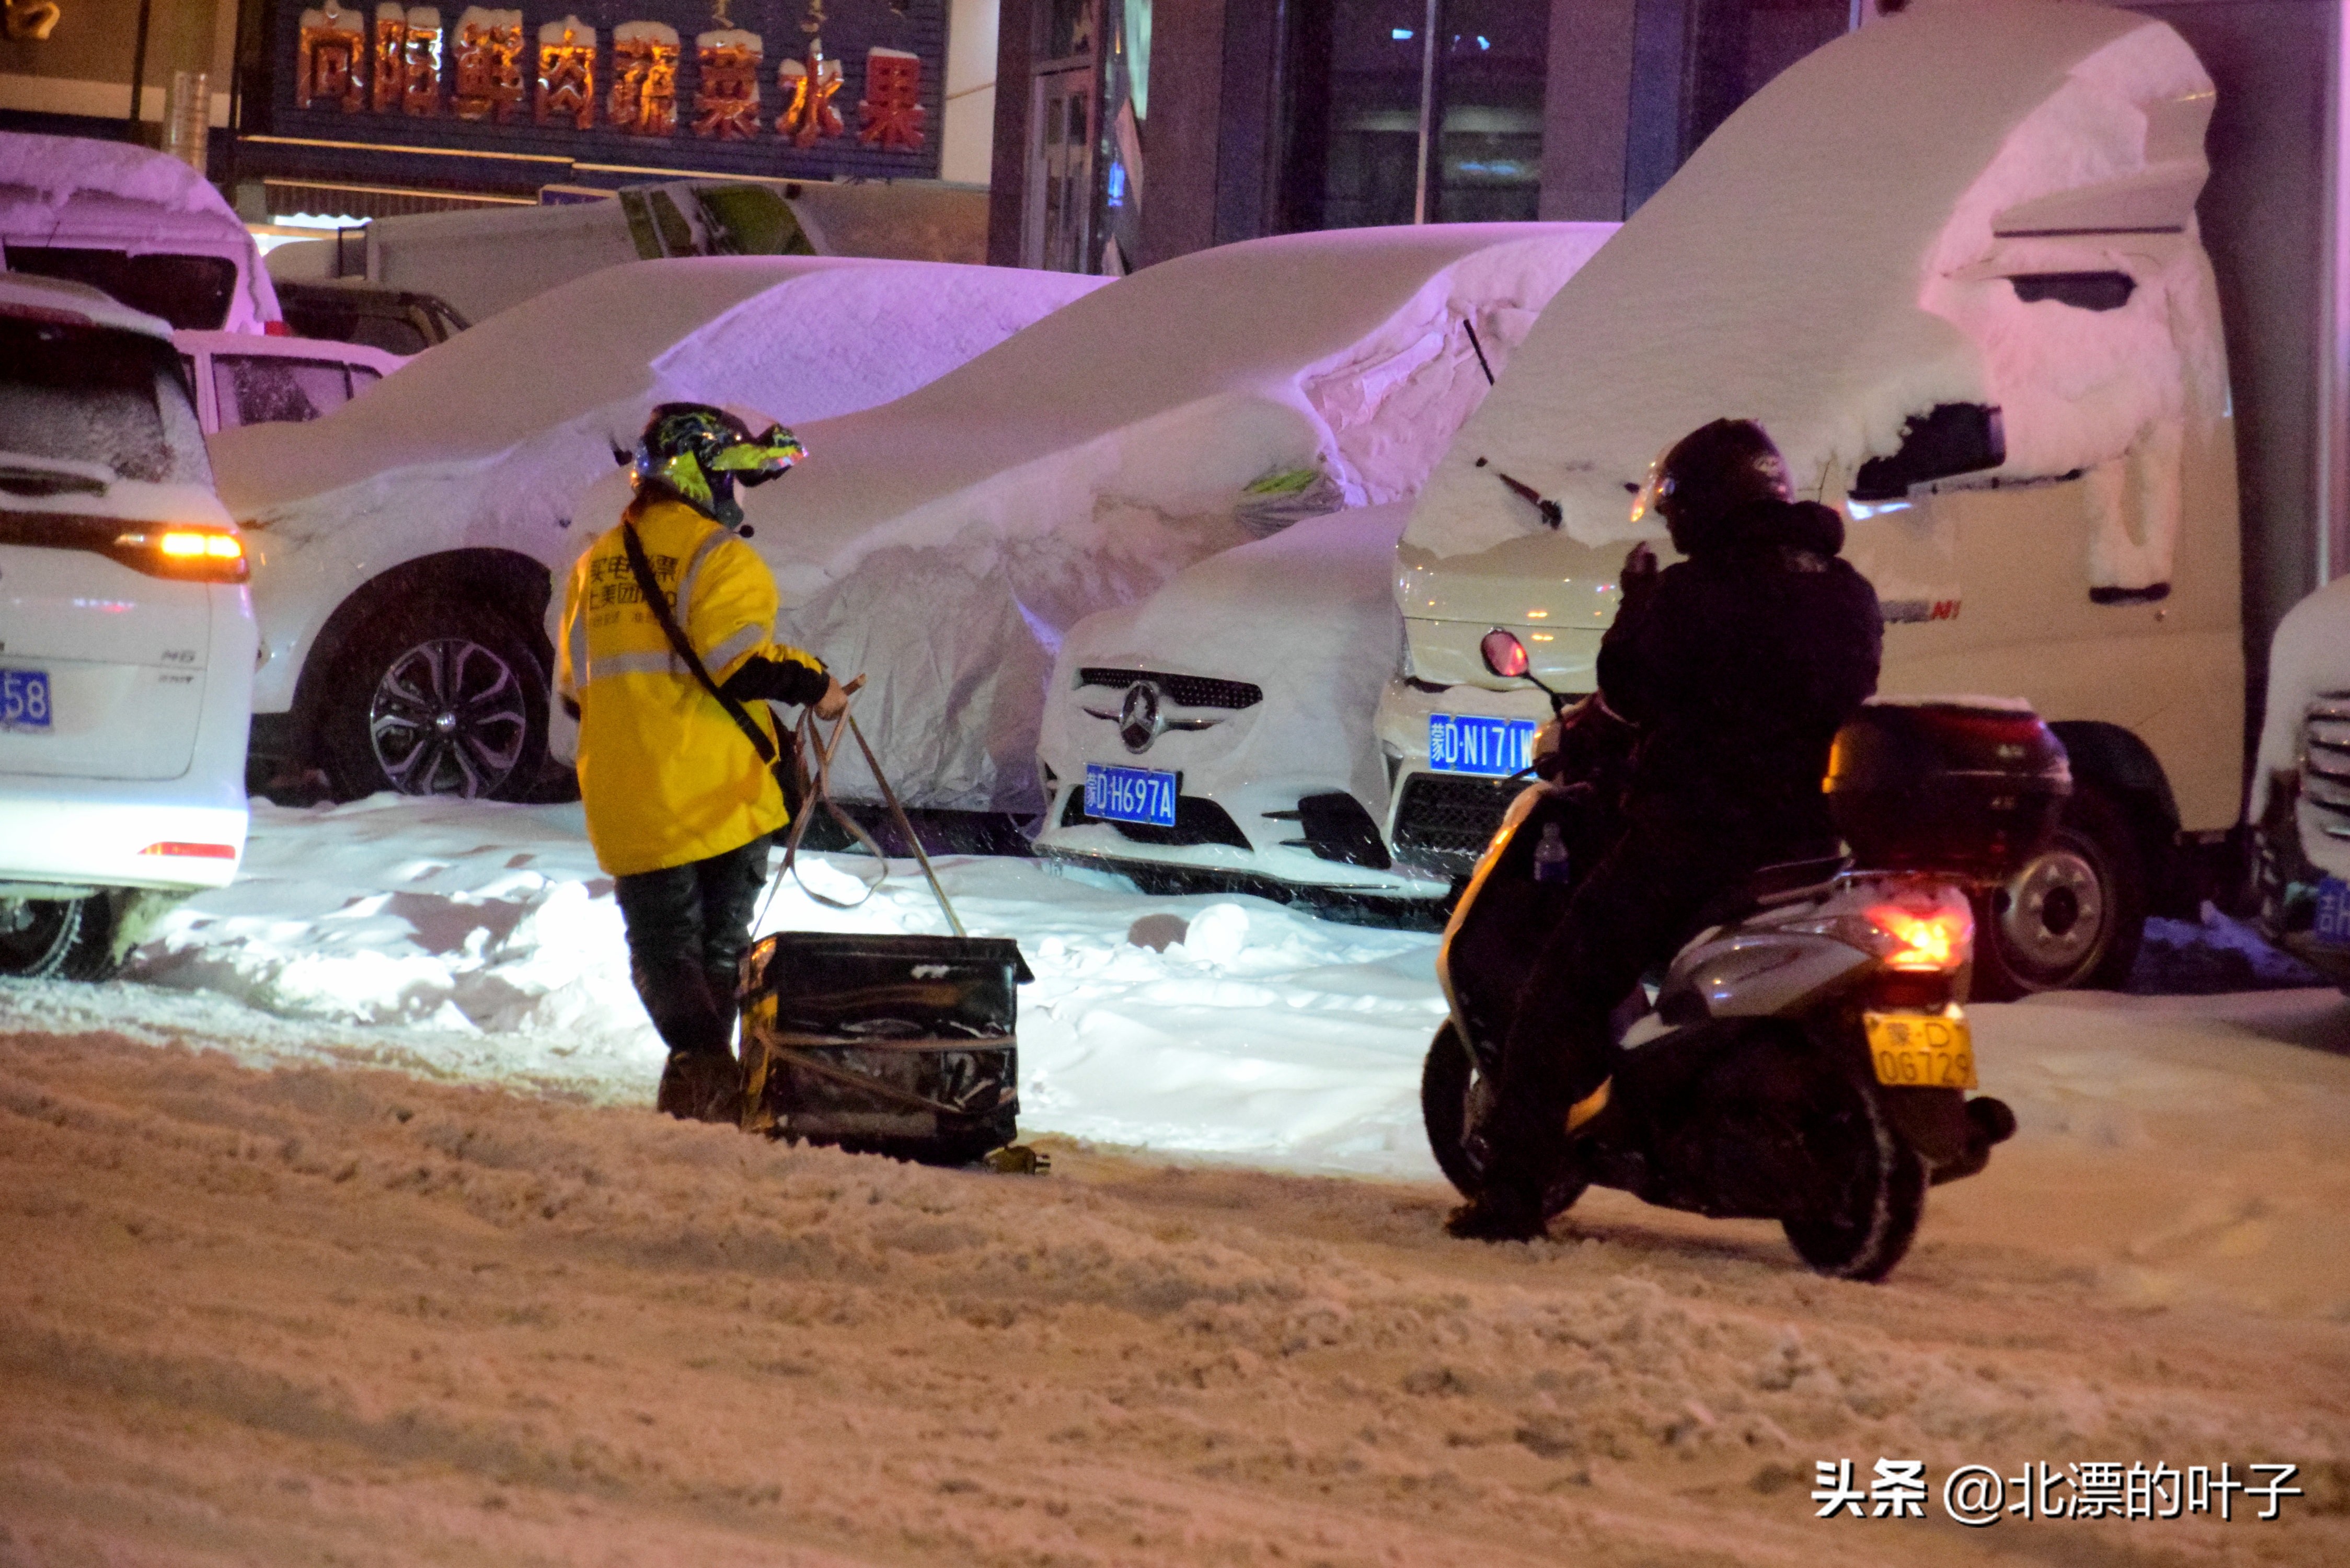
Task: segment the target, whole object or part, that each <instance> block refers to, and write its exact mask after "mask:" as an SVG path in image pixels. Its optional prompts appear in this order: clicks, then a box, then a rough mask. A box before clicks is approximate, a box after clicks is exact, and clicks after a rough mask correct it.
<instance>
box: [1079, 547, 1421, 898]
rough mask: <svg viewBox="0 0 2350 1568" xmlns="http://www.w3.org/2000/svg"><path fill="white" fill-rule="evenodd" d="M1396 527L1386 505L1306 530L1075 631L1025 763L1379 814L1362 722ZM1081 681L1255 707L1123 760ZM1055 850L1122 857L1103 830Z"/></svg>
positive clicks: (1388, 658)
mask: <svg viewBox="0 0 2350 1568" xmlns="http://www.w3.org/2000/svg"><path fill="white" fill-rule="evenodd" d="M1407 514H1409V504H1407V503H1403V502H1390V503H1388V504H1387V505H1384V506H1374V507H1367V508H1361V509H1357V510H1351V511H1346V512H1335V513H1331V514H1327V515H1325V516H1321V517H1315V518H1309V519H1307V520H1305V522H1302V523H1298V524H1293V525H1292V526H1291V527H1289V528H1288V529H1286V530H1284V532H1282V533H1279V534H1276V535H1274V536H1273V537H1272V538H1270V539H1263V540H1259V541H1257V542H1255V543H1253V544H1248V545H1241V546H1239V547H1238V548H1236V549H1232V550H1227V551H1225V552H1224V553H1223V554H1222V555H1219V556H1210V557H1209V558H1208V559H1206V560H1204V561H1201V563H1200V564H1199V565H1197V566H1191V567H1188V568H1186V569H1185V570H1183V571H1181V572H1179V573H1177V574H1176V575H1175V576H1174V577H1173V578H1172V579H1170V581H1169V582H1168V584H1167V586H1166V587H1163V588H1161V589H1159V591H1158V592H1157V593H1155V594H1153V595H1152V596H1150V597H1149V598H1147V599H1145V600H1143V601H1142V602H1141V603H1139V604H1137V605H1133V606H1130V607H1121V608H1118V609H1112V610H1103V611H1100V612H1099V613H1097V614H1095V615H1090V616H1087V618H1085V619H1084V620H1081V621H1079V622H1078V623H1077V624H1076V628H1073V629H1072V630H1071V631H1070V633H1069V635H1068V638H1067V639H1066V641H1064V642H1063V643H1062V645H1061V653H1060V658H1059V659H1057V660H1056V661H1055V664H1054V667H1053V680H1052V684H1051V687H1050V689H1049V690H1050V696H1049V697H1048V699H1047V701H1046V703H1045V720H1044V728H1043V731H1042V733H1041V735H1040V737H1039V744H1038V747H1037V752H1038V754H1039V755H1040V756H1041V757H1043V758H1045V760H1046V761H1047V762H1048V763H1052V764H1053V765H1054V766H1055V768H1056V769H1058V770H1059V772H1060V773H1061V774H1062V776H1063V777H1064V778H1073V779H1082V778H1083V776H1084V771H1085V770H1084V763H1085V762H1086V761H1087V760H1088V759H1090V760H1093V761H1097V762H1126V763H1135V764H1137V765H1139V766H1145V767H1155V768H1171V769H1178V770H1180V771H1181V772H1182V774H1183V780H1184V783H1183V789H1184V793H1185V794H1195V795H1207V796H1211V797H1212V796H1214V795H1216V794H1218V793H1219V786H1222V785H1239V784H1259V783H1265V784H1284V785H1287V786H1289V790H1290V794H1291V795H1292V796H1293V797H1294V796H1295V794H1301V793H1304V794H1317V793H1320V792H1322V791H1325V790H1339V789H1343V790H1347V791H1351V792H1352V793H1353V794H1355V796H1356V797H1357V799H1359V800H1360V801H1362V802H1363V803H1364V805H1365V808H1366V810H1367V811H1368V812H1369V813H1371V814H1372V815H1374V816H1376V815H1379V814H1380V813H1381V812H1383V811H1384V809H1385V807H1386V803H1387V775H1386V770H1385V768H1384V767H1383V765H1382V764H1381V763H1380V760H1379V755H1378V747H1377V745H1376V744H1374V743H1373V739H1372V732H1371V715H1372V711H1373V710H1375V709H1376V708H1377V707H1378V699H1379V692H1380V691H1381V690H1382V689H1383V688H1384V687H1385V686H1386V685H1387V682H1388V678H1389V677H1390V676H1391V675H1393V674H1394V672H1395V664H1396V656H1397V653H1398V650H1399V647H1400V645H1401V642H1402V637H1403V622H1402V617H1401V616H1400V615H1399V614H1398V613H1397V610H1396V604H1395V592H1394V576H1395V544H1396V538H1397V535H1399V534H1400V533H1401V531H1402V528H1403V522H1404V518H1405V516H1406V515H1407ZM1087 666H1102V667H1107V668H1110V669H1122V670H1138V669H1139V670H1168V671H1172V672H1175V673H1179V674H1184V675H1198V676H1208V677H1211V678H1215V679H1219V680H1243V681H1247V682H1250V683H1251V684H1253V685H1254V686H1256V687H1257V688H1259V689H1260V690H1261V691H1263V693H1264V697H1263V701H1261V702H1259V703H1257V704H1256V705H1255V706H1253V707H1252V708H1249V709H1247V710H1245V711H1242V712H1239V713H1235V714H1232V715H1231V716H1229V717H1228V718H1226V719H1225V720H1224V722H1221V723H1219V724H1216V725H1215V726H1214V727H1212V728H1211V729H1209V730H1205V731H1202V732H1197V733H1182V732H1174V731H1170V732H1168V733H1167V734H1164V735H1162V736H1160V737H1159V739H1158V741H1156V742H1154V743H1153V745H1152V748H1151V751H1150V753H1149V754H1148V755H1142V756H1129V755H1128V754H1127V753H1125V751H1124V750H1123V749H1122V748H1121V747H1120V744H1119V742H1118V741H1117V739H1116V730H1117V726H1116V724H1115V723H1112V722H1105V721H1103V720H1101V719H1099V718H1097V717H1095V716H1093V715H1092V714H1090V713H1088V712H1087V708H1088V707H1092V708H1096V709H1102V710H1104V711H1115V710H1116V709H1117V707H1118V702H1119V700H1120V699H1121V698H1122V696H1123V695H1124V693H1123V692H1122V691H1120V690H1119V689H1118V688H1103V687H1092V688H1085V689H1080V688H1079V687H1078V685H1077V679H1078V675H1077V672H1078V671H1079V670H1081V669H1083V668H1086V667H1087ZM1283 804H1284V805H1287V804H1288V803H1287V802H1286V801H1284V803H1283ZM1057 837H1058V838H1059V839H1060V840H1062V841H1063V842H1065V843H1066V844H1067V845H1068V846H1072V847H1075V846H1078V845H1079V844H1080V842H1082V844H1083V846H1084V847H1087V848H1090V849H1095V850H1097V851H1099V852H1101V853H1104V854H1112V855H1115V854H1118V853H1121V852H1125V851H1129V850H1131V848H1132V847H1133V846H1131V845H1129V844H1128V843H1127V841H1125V840H1123V839H1121V838H1119V837H1118V836H1116V830H1115V829H1112V828H1108V827H1098V826H1096V827H1083V828H1077V829H1074V830H1071V831H1070V832H1069V833H1067V834H1064V835H1058V836H1057ZM1176 858H1181V857H1176Z"/></svg>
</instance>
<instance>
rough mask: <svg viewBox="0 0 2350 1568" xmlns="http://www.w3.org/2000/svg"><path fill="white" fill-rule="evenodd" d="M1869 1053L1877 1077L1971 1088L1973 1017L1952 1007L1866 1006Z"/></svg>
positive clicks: (1903, 1084) (1897, 1083)
mask: <svg viewBox="0 0 2350 1568" xmlns="http://www.w3.org/2000/svg"><path fill="white" fill-rule="evenodd" d="M1860 1023H1861V1027H1862V1029H1864V1030H1865V1031H1866V1032H1867V1035H1868V1059H1869V1062H1870V1064H1872V1065H1874V1066H1875V1067H1876V1069H1877V1082H1878V1083H1880V1084H1887V1085H1892V1086H1894V1087H1896V1088H1905V1089H1907V1088H1915V1089H1971V1088H1973V1087H1974V1086H1975V1046H1974V1036H1973V1034H1972V1033H1971V1032H1970V1031H1969V1029H1968V1028H1967V1021H1966V1019H1965V1018H1963V1017H1961V1016H1960V1015H1959V1010H1958V1009H1957V1008H1955V1007H1954V1008H1952V1009H1950V1012H1864V1013H1862V1014H1861V1015H1860Z"/></svg>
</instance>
